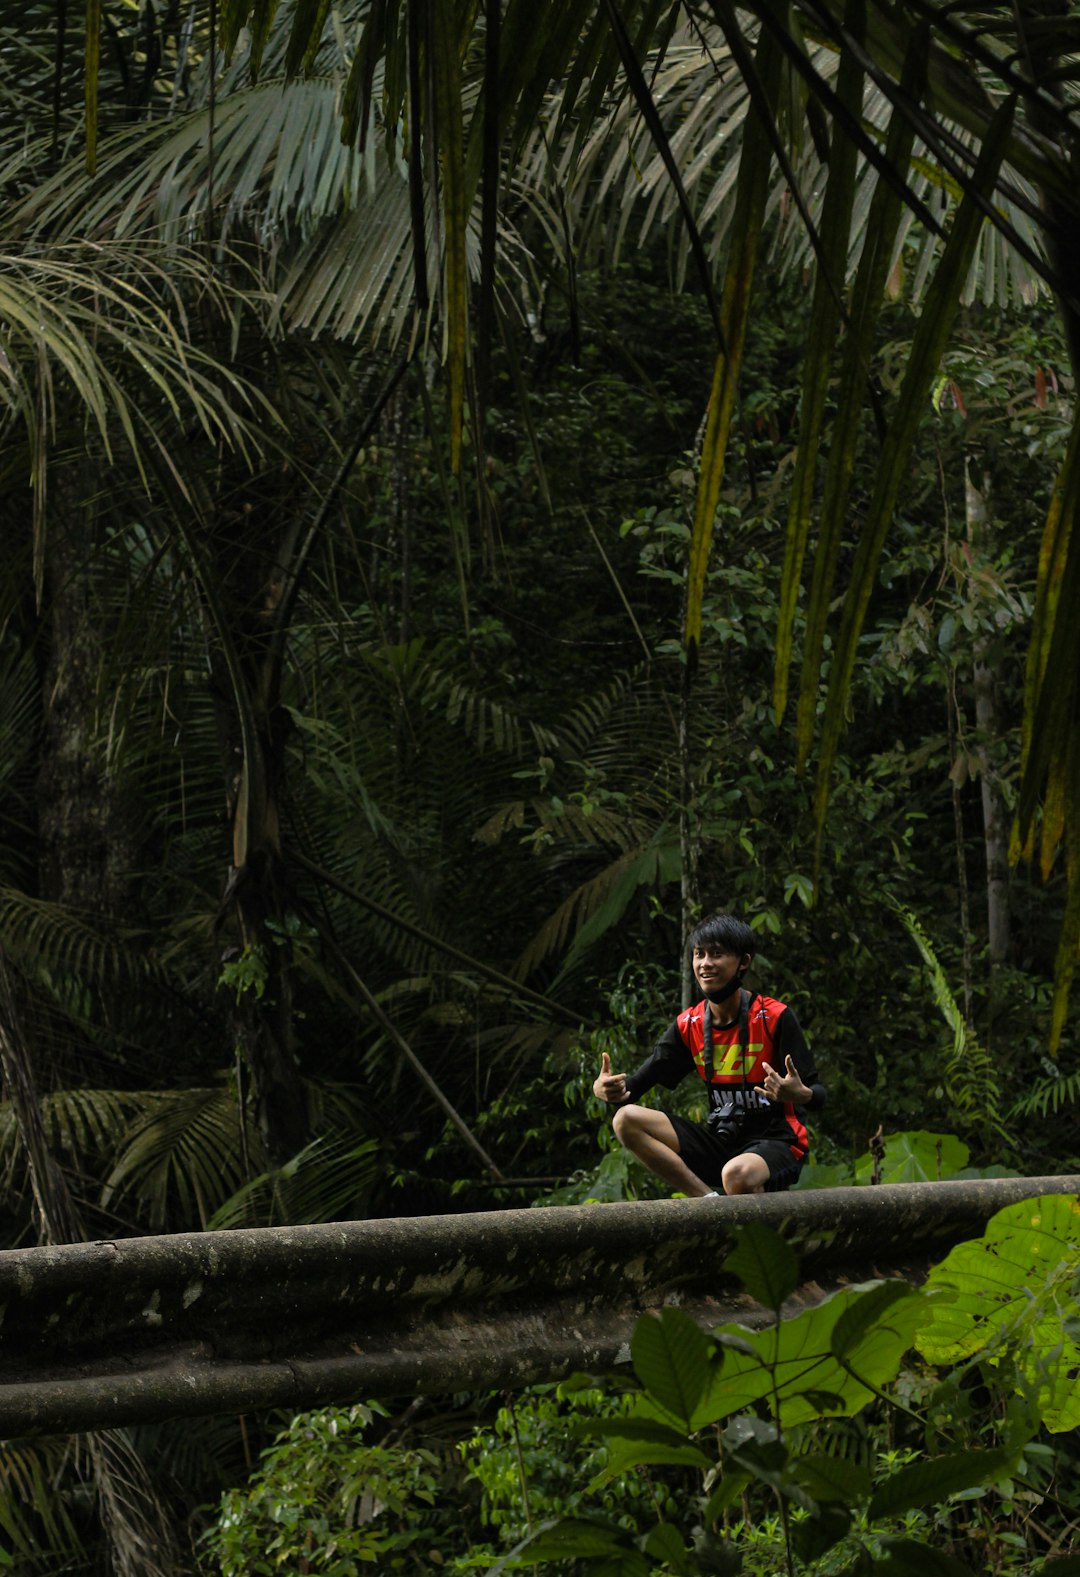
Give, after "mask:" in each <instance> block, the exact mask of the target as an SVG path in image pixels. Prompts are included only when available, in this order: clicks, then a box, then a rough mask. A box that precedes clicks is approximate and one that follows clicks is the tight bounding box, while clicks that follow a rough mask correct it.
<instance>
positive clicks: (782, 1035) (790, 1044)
mask: <svg viewBox="0 0 1080 1577" xmlns="http://www.w3.org/2000/svg"><path fill="white" fill-rule="evenodd" d="M773 1046H774V1048H775V1051H776V1063H777V1067H776V1071H777V1073H779V1074H783V1072H784V1069H785V1067H786V1066H787V1064H786V1061H785V1058H787V1057H790V1058H791V1060H792V1062H793V1063H794V1064H795V1071H796V1073H798V1075H799V1078H800V1079H801V1080H802V1081H803V1083H804V1084H805V1085H807V1086H808V1088H809V1089H811V1090H812V1091H813V1094H812V1095H811V1097H810V1099H809V1100H808V1101H807V1103H806V1110H807V1111H813V1112H819V1111H821V1109H822V1107H823V1106H824V1105H825V1100H826V1095H825V1086H824V1085H823V1084H822V1083H821V1081H820V1080H819V1078H818V1071H817V1063H816V1062H815V1061H814V1053H813V1052H812V1051H811V1050H810V1047H809V1046H808V1045H807V1044H806V1036H805V1035H804V1034H803V1032H802V1025H801V1024H800V1023H799V1021H798V1019H797V1018H796V1017H795V1014H794V1012H793V1011H792V1009H791V1008H785V1009H784V1011H783V1012H782V1013H781V1015H780V1017H779V1018H778V1019H777V1021H776V1035H775V1038H774V1040H773Z"/></svg>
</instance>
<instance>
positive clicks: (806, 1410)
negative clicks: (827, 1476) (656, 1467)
mask: <svg viewBox="0 0 1080 1577" xmlns="http://www.w3.org/2000/svg"><path fill="white" fill-rule="evenodd" d="M879 1286H880V1283H877V1282H873V1283H869V1284H867V1285H865V1286H859V1287H848V1288H845V1289H844V1290H843V1291H842V1292H837V1293H834V1294H833V1295H832V1296H831V1297H829V1298H826V1299H825V1300H824V1301H823V1302H822V1303H820V1304H818V1305H817V1307H816V1308H813V1309H808V1310H806V1312H805V1313H803V1314H800V1315H798V1316H796V1317H795V1318H794V1319H790V1320H785V1321H783V1322H782V1323H781V1324H779V1325H774V1326H770V1327H769V1328H768V1329H767V1330H764V1331H756V1332H750V1331H747V1330H746V1329H745V1328H743V1327H742V1326H738V1325H724V1326H721V1327H720V1328H719V1330H718V1331H717V1332H716V1336H717V1337H718V1338H719V1340H720V1342H721V1344H722V1345H723V1346H724V1347H725V1352H724V1357H723V1367H722V1369H721V1367H720V1361H719V1359H718V1358H717V1357H715V1356H714V1357H713V1358H712V1359H711V1360H710V1364H711V1366H712V1373H711V1374H710V1373H708V1372H707V1371H706V1373H705V1374H704V1376H703V1382H702V1383H700V1384H697V1383H695V1382H694V1381H693V1380H692V1379H691V1378H690V1376H691V1373H694V1374H696V1373H698V1371H699V1368H700V1365H698V1364H695V1365H694V1366H693V1369H692V1370H691V1367H690V1365H689V1364H688V1363H687V1361H686V1358H685V1356H682V1357H680V1359H679V1371H678V1372H679V1376H680V1378H679V1380H678V1381H675V1380H669V1379H668V1378H667V1374H666V1373H665V1371H664V1369H662V1368H661V1366H660V1364H658V1365H657V1374H658V1378H659V1380H660V1383H661V1386H662V1392H663V1394H664V1395H665V1396H666V1397H667V1398H668V1402H667V1403H663V1402H657V1401H655V1400H654V1398H653V1397H652V1395H651V1394H650V1395H649V1396H647V1397H645V1398H644V1399H643V1401H642V1403H641V1409H642V1413H643V1415H644V1416H654V1417H658V1418H661V1419H663V1420H665V1421H668V1420H671V1419H673V1418H675V1417H679V1418H686V1417H687V1410H688V1408H689V1419H690V1425H691V1427H693V1428H695V1429H700V1428H702V1427H704V1426H705V1425H706V1424H711V1423H716V1422H719V1420H721V1419H724V1418H730V1417H731V1416H732V1415H733V1414H735V1413H740V1412H742V1411H744V1410H745V1409H747V1408H753V1407H757V1406H759V1405H761V1404H764V1405H766V1406H767V1407H769V1409H770V1410H771V1411H776V1410H777V1409H778V1411H779V1419H778V1421H779V1423H780V1425H781V1426H782V1427H783V1428H785V1429H786V1428H790V1427H791V1426H792V1425H793V1424H800V1423H806V1422H809V1420H811V1419H814V1418H822V1417H827V1416H830V1415H836V1416H851V1415H852V1414H855V1413H858V1412H860V1411H861V1410H862V1408H864V1407H865V1406H866V1404H867V1403H868V1402H869V1401H870V1400H871V1399H872V1398H873V1396H874V1394H875V1391H876V1390H878V1389H880V1387H881V1386H883V1385H887V1384H888V1383H889V1382H890V1381H892V1380H893V1379H895V1377H896V1374H897V1372H898V1371H899V1368H900V1364H901V1361H902V1359H903V1356H904V1354H905V1353H906V1352H907V1351H908V1350H909V1348H910V1347H911V1345H912V1341H913V1338H914V1335H915V1332H916V1331H917V1330H918V1329H919V1328H920V1326H922V1325H923V1324H925V1322H926V1321H927V1320H928V1319H929V1318H930V1315H931V1310H930V1305H929V1302H928V1300H927V1297H926V1295H925V1293H923V1292H920V1291H915V1290H914V1289H912V1288H906V1289H905V1290H904V1292H903V1293H901V1294H900V1295H897V1294H895V1293H890V1295H889V1297H888V1299H887V1300H886V1303H887V1306H885V1307H882V1306H881V1305H880V1304H877V1300H879V1299H880V1298H881V1294H880V1292H879V1291H878V1288H879ZM863 1298H873V1299H874V1300H875V1304H877V1307H876V1316H877V1317H876V1318H874V1319H873V1320H872V1321H869V1322H867V1325H866V1328H865V1329H864V1330H862V1331H860V1332H858V1333H857V1334H856V1335H855V1337H854V1338H853V1339H852V1340H851V1341H850V1342H844V1343H843V1351H844V1357H843V1359H842V1360H841V1359H840V1358H838V1357H837V1356H836V1355H835V1353H834V1351H833V1341H834V1335H835V1332H836V1329H837V1327H838V1325H840V1322H841V1321H842V1320H843V1318H844V1316H845V1315H847V1314H849V1313H850V1311H852V1309H853V1307H854V1306H855V1305H856V1304H857V1303H858V1301H859V1300H860V1299H863ZM842 1329H843V1327H842V1326H841V1330H842ZM728 1343H730V1345H728ZM665 1362H666V1363H667V1365H668V1366H669V1367H671V1368H674V1360H673V1359H670V1358H669V1359H666V1360H665ZM669 1404H671V1405H669ZM674 1407H679V1408H681V1409H682V1411H681V1413H679V1414H676V1413H675V1411H674Z"/></svg>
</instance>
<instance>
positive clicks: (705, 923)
mask: <svg viewBox="0 0 1080 1577" xmlns="http://www.w3.org/2000/svg"><path fill="white" fill-rule="evenodd" d="M686 942H687V946H688V947H691V948H693V947H719V948H722V949H723V951H724V952H725V953H734V954H735V957H736V958H741V957H742V956H743V954H744V953H749V954H750V957H751V958H753V956H754V954H755V953H756V951H757V941H756V938H755V936H754V933H753V931H752V930H751V929H750V927H749V926H748V925H747V923H746V921H745V920H740V919H738V918H737V916H735V915H733V914H707V915H706V916H705V918H704V920H699V921H698V923H697V925H695V927H694V929H693V930H692V931H691V932H690V935H689V936H688V937H687V939H686Z"/></svg>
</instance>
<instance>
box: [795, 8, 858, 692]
mask: <svg viewBox="0 0 1080 1577" xmlns="http://www.w3.org/2000/svg"><path fill="white" fill-rule="evenodd" d="M851 10H852V12H854V13H856V14H855V15H853V16H852V18H851V25H852V26H853V28H854V30H855V32H856V34H857V36H858V35H861V33H862V32H863V31H864V29H865V21H866V18H865V5H864V4H863V3H862V0H853V3H852V6H851ZM837 97H838V99H839V101H840V103H841V104H843V105H844V107H845V108H846V109H847V111H848V113H849V114H850V115H851V116H852V117H853V118H854V117H856V116H858V115H859V114H860V113H861V110H862V101H863V73H862V69H861V67H860V66H859V64H858V61H857V60H855V58H854V57H853V56H851V55H845V56H844V57H843V58H842V60H841V62H840V77H839V82H838V85H837ZM855 174H856V160H855V145H854V143H853V142H852V141H851V140H850V139H848V138H844V137H841V136H840V134H839V128H837V129H836V130H835V131H834V134H833V139H832V144H831V148H830V159H829V179H828V186H827V188H826V193H825V206H824V210H823V214H822V222H821V236H822V247H823V251H824V257H823V259H822V263H821V265H820V267H819V269H818V273H817V279H816V281H815V284H814V299H813V304H812V306H811V309H810V324H811V327H810V339H809V341H808V344H807V349H806V360H805V363H804V366H803V376H802V403H801V407H800V413H799V453H798V460H797V461H796V465H795V474H794V477H793V478H792V482H791V501H790V504H789V508H788V523H787V540H786V544H785V549H784V568H783V574H782V578H781V586H780V607H779V610H778V613H777V629H776V679H775V684H774V689H773V707H774V709H775V711H776V715H777V717H778V718H780V717H783V715H784V711H785V708H786V706H787V672H788V664H789V662H790V660H791V644H792V636H793V631H794V627H795V605H796V600H797V597H798V592H799V586H800V583H801V580H802V568H803V560H804V557H805V555H806V545H807V540H808V537H809V532H810V515H811V508H812V504H813V497H814V482H815V478H816V475H817V466H818V447H819V443H820V439H821V432H822V426H823V423H824V419H825V399H826V395H827V393H828V387H829V373H830V371H831V368H832V358H833V349H834V343H835V339H836V335H837V330H838V327H839V321H840V309H839V302H837V300H836V299H835V296H834V293H833V292H834V289H835V283H834V282H835V281H836V280H838V279H839V280H842V279H843V278H844V276H845V274H846V271H847V269H846V264H847V250H848V240H849V236H850V232H851V215H852V208H853V206H854V199H855ZM849 332H850V329H849Z"/></svg>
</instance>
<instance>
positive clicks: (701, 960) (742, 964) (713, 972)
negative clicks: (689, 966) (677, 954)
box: [694, 942, 751, 1002]
mask: <svg viewBox="0 0 1080 1577" xmlns="http://www.w3.org/2000/svg"><path fill="white" fill-rule="evenodd" d="M750 962H751V960H750V954H749V953H743V955H742V957H741V958H740V957H739V955H738V953H732V952H730V951H729V950H728V949H727V948H726V947H723V946H721V945H719V944H718V943H713V942H703V943H702V944H701V946H700V947H695V948H694V974H695V976H696V977H697V983H698V985H699V986H700V987H701V989H702V991H703V992H704V993H705V995H706V996H707V997H709V998H710V1000H711V1001H714V1002H723V1001H726V999H727V998H728V997H729V996H731V995H732V994H733V993H734V992H735V990H736V989H737V984H738V983H737V981H736V980H735V976H736V975H737V974H738V972H739V971H740V970H743V969H749V968H750ZM725 988H727V989H725Z"/></svg>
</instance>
